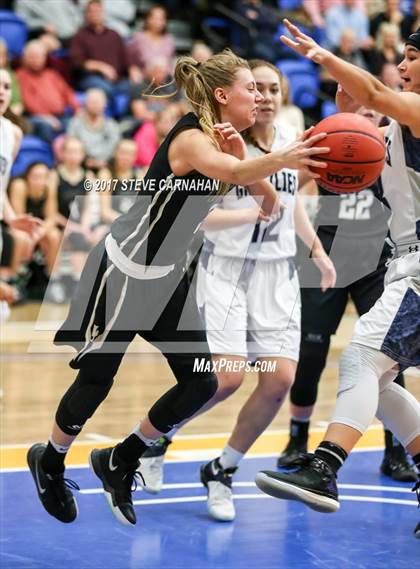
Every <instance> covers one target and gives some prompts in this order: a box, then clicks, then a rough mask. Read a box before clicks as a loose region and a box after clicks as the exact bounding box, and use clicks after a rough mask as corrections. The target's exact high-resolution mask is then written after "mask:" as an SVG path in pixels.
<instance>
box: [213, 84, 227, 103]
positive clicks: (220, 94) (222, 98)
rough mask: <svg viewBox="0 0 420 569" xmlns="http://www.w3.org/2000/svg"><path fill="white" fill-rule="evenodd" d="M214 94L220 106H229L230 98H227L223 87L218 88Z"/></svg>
mask: <svg viewBox="0 0 420 569" xmlns="http://www.w3.org/2000/svg"><path fill="white" fill-rule="evenodd" d="M213 93H214V98H215V99H216V101H217V102H218V103H219V104H220V105H226V104H227V102H228V96H227V93H226V91H225V89H223V87H217V88H216V89H215V90H214V92H213Z"/></svg>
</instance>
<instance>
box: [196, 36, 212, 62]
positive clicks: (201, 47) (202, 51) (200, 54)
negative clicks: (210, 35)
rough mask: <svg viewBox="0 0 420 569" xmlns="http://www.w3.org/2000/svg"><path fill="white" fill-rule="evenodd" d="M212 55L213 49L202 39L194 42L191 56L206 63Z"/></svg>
mask: <svg viewBox="0 0 420 569" xmlns="http://www.w3.org/2000/svg"><path fill="white" fill-rule="evenodd" d="M212 55H213V50H212V49H211V47H210V46H208V45H207V44H206V43H204V42H203V41H200V40H197V41H195V42H194V44H193V46H192V50H191V57H192V58H193V59H195V60H196V61H198V63H204V62H205V61H207V60H208V58H209V57H211V56H212Z"/></svg>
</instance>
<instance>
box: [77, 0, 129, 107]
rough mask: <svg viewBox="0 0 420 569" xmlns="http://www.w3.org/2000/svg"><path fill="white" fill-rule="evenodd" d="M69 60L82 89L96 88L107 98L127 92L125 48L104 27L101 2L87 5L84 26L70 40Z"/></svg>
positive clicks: (118, 38)
mask: <svg viewBox="0 0 420 569" xmlns="http://www.w3.org/2000/svg"><path fill="white" fill-rule="evenodd" d="M70 59H71V62H72V65H73V69H74V71H75V72H76V73H77V74H78V76H79V77H78V79H79V87H80V88H81V89H82V90H87V89H90V88H93V87H97V88H100V89H102V90H103V91H105V93H106V95H107V97H108V98H111V97H112V96H113V94H114V93H116V92H125V91H127V90H128V86H129V84H128V81H127V80H126V78H125V76H126V71H127V68H128V54H127V49H126V46H125V44H124V41H123V39H122V38H121V36H120V35H119V34H117V32H114V30H111V29H110V28H107V27H106V26H105V23H104V11H103V6H102V3H101V2H100V0H89V1H88V3H87V4H86V8H85V26H84V27H83V28H82V29H81V30H80V31H79V32H78V33H77V34H76V35H75V36H74V37H73V39H72V40H71V43H70Z"/></svg>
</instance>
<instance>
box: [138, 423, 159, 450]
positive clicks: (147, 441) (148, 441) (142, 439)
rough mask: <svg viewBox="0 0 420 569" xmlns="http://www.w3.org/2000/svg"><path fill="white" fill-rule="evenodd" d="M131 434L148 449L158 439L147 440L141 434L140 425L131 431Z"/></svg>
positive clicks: (147, 438)
mask: <svg viewBox="0 0 420 569" xmlns="http://www.w3.org/2000/svg"><path fill="white" fill-rule="evenodd" d="M131 434H133V435H136V436H137V437H138V438H139V439H140V440H141V441H143V442H144V444H145V445H146V446H148V447H151V446H153V445H154V444H155V442H156V441H158V440H159V439H149V437H146V435H145V434H143V433H142V431H141V429H140V425H137V427H135V428H134V429H133V430H132V431H131Z"/></svg>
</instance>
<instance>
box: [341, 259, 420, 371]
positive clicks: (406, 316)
mask: <svg viewBox="0 0 420 569" xmlns="http://www.w3.org/2000/svg"><path fill="white" fill-rule="evenodd" d="M352 342H355V343H357V344H362V345H363V346H369V347H371V348H376V349H377V350H380V351H381V352H383V353H384V354H386V355H387V356H389V357H390V358H392V359H393V360H395V361H397V362H398V363H400V364H401V368H402V369H405V368H407V367H410V366H414V367H415V366H419V365H420V253H419V252H415V253H409V254H407V255H403V256H401V257H397V258H396V259H393V260H392V261H391V262H390V264H389V267H388V271H387V273H386V275H385V288H384V291H383V293H382V296H381V297H380V298H379V299H378V300H377V301H376V303H375V304H374V305H373V306H372V308H371V309H370V310H369V312H367V313H366V314H364V315H363V316H362V317H361V318H360V319H359V320H358V322H357V324H356V327H355V330H354V334H353V338H352Z"/></svg>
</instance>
